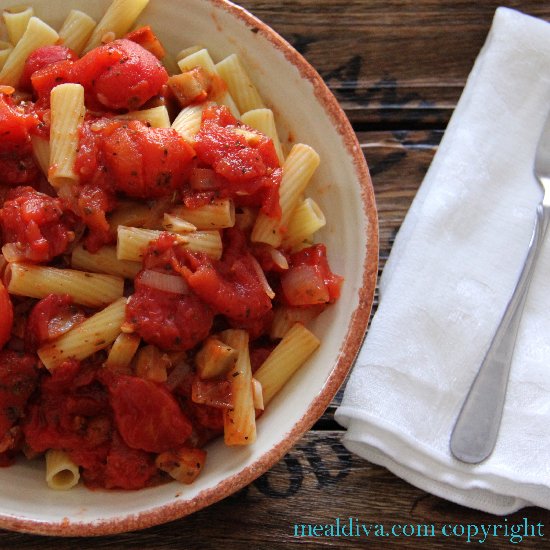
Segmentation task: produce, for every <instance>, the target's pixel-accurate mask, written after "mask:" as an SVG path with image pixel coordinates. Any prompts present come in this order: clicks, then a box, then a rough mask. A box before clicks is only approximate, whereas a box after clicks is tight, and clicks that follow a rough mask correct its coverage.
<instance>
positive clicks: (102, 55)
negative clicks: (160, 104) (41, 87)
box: [71, 38, 168, 110]
mask: <svg viewBox="0 0 550 550" xmlns="http://www.w3.org/2000/svg"><path fill="white" fill-rule="evenodd" d="M167 80H168V73H167V72H166V70H165V69H164V67H163V66H162V64H161V63H160V62H159V60H158V59H157V58H156V57H155V56H154V55H153V54H152V53H150V52H148V51H147V50H146V49H145V48H143V47H141V46H140V45H139V44H137V43H135V42H132V41H131V40H127V39H124V38H122V39H119V40H114V41H113V42H109V43H108V44H105V45H104V46H99V47H97V48H94V49H93V50H91V51H90V52H88V53H87V54H86V55H84V56H83V57H82V58H81V59H80V60H78V61H77V62H75V64H74V65H73V68H72V76H71V81H73V82H79V83H81V84H82V85H83V86H84V88H85V90H86V96H87V99H88V100H89V102H90V103H91V105H92V106H93V105H94V104H95V105H96V106H99V107H101V108H107V109H130V110H133V109H138V108H139V107H141V106H142V105H143V104H144V103H145V102H146V101H147V100H149V99H150V98H152V97H153V96H154V95H157V94H158V93H159V92H160V90H161V88H162V87H163V86H164V84H166V81H167Z"/></svg>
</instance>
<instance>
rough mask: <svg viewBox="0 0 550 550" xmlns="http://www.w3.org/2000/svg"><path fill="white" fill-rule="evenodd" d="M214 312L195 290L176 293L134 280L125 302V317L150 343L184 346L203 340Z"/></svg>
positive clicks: (174, 349) (176, 347)
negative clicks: (130, 293) (130, 292)
mask: <svg viewBox="0 0 550 550" xmlns="http://www.w3.org/2000/svg"><path fill="white" fill-rule="evenodd" d="M213 319H214V315H213V313H212V310H211V309H210V307H209V306H208V305H206V304H205V303H204V302H202V301H201V300H200V299H199V298H198V297H197V296H195V295H194V294H184V295H175V294H173V293H170V292H164V291H162V290H157V289H154V288H150V287H146V286H141V285H139V283H138V284H136V291H135V293H134V294H132V296H130V299H129V300H128V304H127V305H126V321H128V322H129V323H131V324H132V326H133V327H134V329H135V331H136V332H137V333H138V334H139V335H140V336H141V337H142V338H143V339H144V340H145V341H146V342H148V343H149V344H154V345H156V346H158V347H159V348H161V349H163V350H167V351H170V350H173V351H178V350H187V349H191V348H193V347H195V346H196V345H197V344H198V343H199V342H201V341H202V340H204V339H205V338H206V337H207V336H208V333H209V332H210V328H211V327H212V321H213Z"/></svg>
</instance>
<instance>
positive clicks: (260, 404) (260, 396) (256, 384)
mask: <svg viewBox="0 0 550 550" xmlns="http://www.w3.org/2000/svg"><path fill="white" fill-rule="evenodd" d="M252 397H253V400H254V408H255V409H258V410H260V411H263V410H264V393H263V389H262V384H261V382H260V381H259V380H256V379H255V378H252Z"/></svg>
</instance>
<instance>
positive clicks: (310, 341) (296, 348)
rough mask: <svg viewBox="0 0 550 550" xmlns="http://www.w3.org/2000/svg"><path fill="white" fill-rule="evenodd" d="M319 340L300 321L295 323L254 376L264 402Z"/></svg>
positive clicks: (310, 352) (283, 382)
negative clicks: (260, 388)
mask: <svg viewBox="0 0 550 550" xmlns="http://www.w3.org/2000/svg"><path fill="white" fill-rule="evenodd" d="M320 344H321V342H320V341H319V339H318V338H317V337H316V336H315V335H314V334H313V333H312V332H310V331H309V330H308V329H307V328H306V327H304V325H302V324H301V323H296V324H295V325H294V326H293V327H292V328H291V329H290V330H289V331H288V332H287V333H286V334H285V336H284V338H283V339H282V340H281V341H280V342H279V344H278V345H277V346H276V347H275V349H274V350H273V351H272V352H271V353H270V354H269V356H268V358H267V359H266V360H265V361H264V363H263V364H262V366H261V367H260V368H259V369H258V370H257V371H256V372H255V373H254V377H255V378H256V380H258V382H260V384H261V385H262V389H263V395H264V404H265V405H267V404H268V403H269V402H270V401H271V399H273V396H274V395H275V394H276V393H277V392H278V391H279V390H280V389H281V388H282V387H283V386H284V385H285V384H286V382H287V381H288V380H289V379H290V378H291V376H292V375H293V374H294V373H295V372H296V371H297V370H298V369H299V368H300V367H301V366H302V365H303V364H304V363H305V362H306V360H307V359H308V357H309V356H310V355H311V354H312V353H313V352H314V351H315V350H316V349H317V348H318V347H319V345H320Z"/></svg>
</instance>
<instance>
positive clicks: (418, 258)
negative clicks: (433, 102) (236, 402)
mask: <svg viewBox="0 0 550 550" xmlns="http://www.w3.org/2000/svg"><path fill="white" fill-rule="evenodd" d="M549 110H550V24H548V23H546V22H544V21H542V20H538V19H535V18H533V17H529V16H527V15H524V14H521V13H519V12H517V11H514V10H510V9H506V8H499V9H498V10H497V12H496V14H495V17H494V20H493V25H492V28H491V31H490V33H489V36H488V38H487V41H486V43H485V46H484V47H483V49H482V51H481V53H480V54H479V56H478V59H477V61H476V63H475V66H474V68H473V70H472V72H471V74H470V76H469V78H468V82H467V84H466V87H465V89H464V92H463V94H462V97H461V99H460V101H459V104H458V106H457V108H456V110H455V112H454V114H453V117H452V119H451V121H450V123H449V126H448V128H447V131H446V132H445V136H444V138H443V141H442V143H441V145H440V147H439V150H438V152H437V154H436V156H435V158H434V160H433V163H432V165H431V167H430V169H429V171H428V173H427V175H426V178H425V180H424V182H423V183H422V186H421V188H420V190H419V191H418V194H417V196H416V198H415V200H414V202H413V205H412V206H411V209H410V211H409V213H408V214H407V217H406V219H405V222H404V223H403V226H402V228H401V230H400V232H399V234H398V236H397V239H396V241H395V244H394V246H393V250H392V253H391V257H390V259H389V261H388V263H387V265H386V267H385V270H384V273H383V276H382V278H381V281H380V297H381V298H380V306H379V308H378V311H377V313H376V315H375V317H374V319H373V322H372V326H371V328H370V330H369V332H368V335H367V339H366V342H365V344H364V346H363V348H362V350H361V352H360V354H359V357H358V360H357V363H356V365H355V367H354V370H353V372H352V374H351V378H350V380H349V382H348V385H347V387H346V391H345V394H344V399H343V402H342V405H341V407H340V408H339V409H338V410H337V412H336V419H337V421H338V422H340V423H341V424H342V425H344V426H346V427H347V428H348V431H347V434H346V435H345V438H344V444H345V445H346V446H347V448H348V449H350V450H351V451H353V452H355V453H357V454H358V455H361V456H362V457H364V458H366V459H368V460H370V461H371V462H374V463H377V464H381V465H383V466H386V467H387V468H388V469H389V470H391V471H392V472H394V473H395V474H396V475H398V476H400V477H402V478H403V479H405V480H407V481H409V482H410V483H412V484H413V485H416V486H418V487H420V488H422V489H424V490H426V491H428V492H431V493H433V494H436V495H438V496H440V497H443V498H446V499H448V500H451V501H454V502H457V503H459V504H462V505H465V506H469V507H472V508H476V509H480V510H484V511H487V512H491V513H496V514H507V513H510V512H512V511H515V510H517V509H519V508H521V507H524V506H527V505H530V504H534V505H538V506H542V507H545V508H550V237H549V238H548V239H547V240H546V242H545V244H544V245H543V250H542V251H541V256H540V257H539V263H538V265H537V271H536V273H535V276H534V279H533V282H532V285H531V291H530V294H529V297H528V301H527V303H526V307H525V311H524V316H523V320H522V323H521V326H520V332H519V337H518V341H517V345H516V349H515V354H514V359H513V364H512V370H511V375H510V380H509V385H508V393H507V398H506V404H505V408H504V413H503V418H502V425H501V430H500V433H499V438H498V441H497V444H496V448H495V450H494V452H493V454H492V455H491V456H490V457H489V458H488V459H487V460H486V461H484V462H483V463H481V464H479V465H467V464H463V463H461V462H459V461H457V460H455V459H454V458H453V457H452V455H451V454H450V451H449V437H450V434H451V431H452V428H453V425H454V422H455V420H456V417H457V415H458V413H459V411H460V408H461V405H462V403H463V400H464V398H465V397H466V394H467V392H468V389H469V387H470V385H471V383H472V381H473V379H474V377H475V375H476V372H477V370H478V368H479V365H480V364H481V361H482V360H483V356H484V353H485V351H486V349H487V347H488V345H489V342H490V340H491V337H492V335H493V333H494V331H495V329H496V327H497V324H498V321H499V319H500V317H501V314H502V312H503V310H504V308H505V306H506V303H507V302H508V299H509V297H510V295H511V293H512V290H513V288H514V285H515V282H516V280H517V278H518V275H519V272H520V269H521V266H522V264H523V260H524V258H525V255H526V252H527V247H528V243H529V239H530V236H531V233H532V229H533V223H534V219H535V210H536V206H537V203H538V201H539V200H540V197H541V195H542V193H541V190H540V188H539V186H538V184H537V182H536V180H535V178H534V176H533V172H532V169H533V160H534V155H535V150H536V145H537V141H538V138H539V136H540V133H541V130H542V127H543V123H544V121H545V118H546V115H547V113H548V112H549ZM548 154H549V155H550V151H549V152H548Z"/></svg>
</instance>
